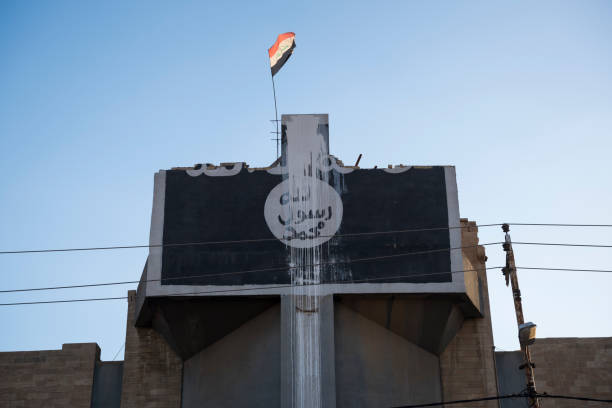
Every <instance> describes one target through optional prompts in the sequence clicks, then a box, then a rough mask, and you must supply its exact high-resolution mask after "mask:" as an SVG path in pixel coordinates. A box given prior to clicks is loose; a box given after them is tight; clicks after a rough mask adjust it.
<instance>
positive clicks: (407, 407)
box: [394, 394, 526, 408]
mask: <svg viewBox="0 0 612 408" xmlns="http://www.w3.org/2000/svg"><path fill="white" fill-rule="evenodd" d="M525 396H526V395H523V394H508V395H498V396H494V397H482V398H472V399H464V400H455V401H444V402H432V403H429V404H416V405H400V406H397V407H394V408H421V407H438V406H442V405H452V404H465V403H469V402H479V401H494V400H502V399H508V398H524V397H525Z"/></svg>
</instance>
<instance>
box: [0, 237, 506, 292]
mask: <svg viewBox="0 0 612 408" xmlns="http://www.w3.org/2000/svg"><path fill="white" fill-rule="evenodd" d="M498 244H501V242H490V243H486V244H479V245H466V246H462V247H455V248H441V249H430V250H425V251H412V252H404V253H400V254H393V255H381V256H373V257H367V258H355V259H351V260H348V261H336V262H318V263H313V264H306V265H301V266H288V265H282V266H281V265H279V266H273V267H269V268H261V269H250V270H243V271H236V272H222V273H214V274H204V275H192V276H179V277H170V278H161V279H148V280H146V281H145V282H160V281H162V280H164V281H166V280H175V279H191V278H200V277H218V276H228V275H229V276H231V275H242V274H247V273H256V272H270V271H277V270H288V271H289V270H292V269H298V268H307V267H313V266H323V265H341V264H347V263H355V262H365V261H374V260H379V259H388V258H398V257H404V256H411V255H424V254H430V253H436V252H446V251H452V250H457V249H468V248H476V247H478V246H481V245H482V246H485V245H498ZM139 282H140V281H120V282H107V283H90V284H82V285H64V286H50V287H42V288H27V289H6V290H0V293H13V292H32V291H37V290H56V289H74V288H87V287H95V286H114V285H127V284H132V283H139Z"/></svg>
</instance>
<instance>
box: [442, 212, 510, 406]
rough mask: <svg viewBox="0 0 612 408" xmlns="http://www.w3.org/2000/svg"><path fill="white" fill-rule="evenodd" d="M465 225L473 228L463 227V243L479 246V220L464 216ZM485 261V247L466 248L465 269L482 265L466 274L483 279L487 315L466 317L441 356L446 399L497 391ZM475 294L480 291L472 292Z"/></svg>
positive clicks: (481, 294) (481, 292) (482, 299)
mask: <svg viewBox="0 0 612 408" xmlns="http://www.w3.org/2000/svg"><path fill="white" fill-rule="evenodd" d="M461 224H462V225H465V226H469V228H463V229H462V234H461V240H462V246H469V245H477V244H478V228H477V227H476V223H474V222H468V221H467V220H466V219H462V220H461ZM485 261H486V257H485V255H484V248H483V247H475V248H468V249H464V250H463V262H464V269H477V268H482V269H480V270H478V272H468V273H466V275H468V274H473V275H475V276H474V277H473V279H472V281H473V282H478V281H480V282H479V285H480V288H479V291H478V292H479V294H478V297H479V298H480V299H479V302H480V304H481V312H482V313H483V316H484V317H480V318H472V319H466V320H465V321H464V322H463V326H462V327H461V329H460V330H459V332H458V333H457V335H456V336H455V338H454V339H453V340H452V341H451V342H450V343H449V345H448V346H447V347H446V350H444V352H443V353H442V354H441V356H440V374H441V378H442V393H443V396H444V400H445V401H451V400H459V399H469V398H479V397H484V396H491V395H496V393H497V383H496V376H495V361H494V354H493V353H494V351H493V330H492V327H491V315H490V309H489V292H488V287H487V275H486V271H485V270H484V268H485ZM500 279H501V278H500ZM466 281H467V278H466ZM472 296H476V294H475V293H474V292H472ZM497 406H498V404H497V402H496V401H489V402H478V403H472V404H470V407H488V408H494V407H497Z"/></svg>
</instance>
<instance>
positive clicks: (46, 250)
mask: <svg viewBox="0 0 612 408" xmlns="http://www.w3.org/2000/svg"><path fill="white" fill-rule="evenodd" d="M499 225H501V224H500V223H497V224H481V225H460V226H457V227H430V228H413V229H402V230H389V231H373V232H353V233H347V234H333V235H319V236H318V237H317V238H334V237H360V236H373V235H388V234H404V233H410V232H429V231H444V230H453V229H462V228H473V227H482V228H484V227H494V226H499ZM269 241H281V242H283V241H286V240H283V239H278V238H256V239H239V240H227V241H202V242H184V243H174V244H150V245H115V246H99V247H83V248H59V249H24V250H14V251H0V255H8V254H35V253H47V252H76V251H103V250H114V249H138V248H160V247H180V246H196V245H228V244H246V243H254V242H269Z"/></svg>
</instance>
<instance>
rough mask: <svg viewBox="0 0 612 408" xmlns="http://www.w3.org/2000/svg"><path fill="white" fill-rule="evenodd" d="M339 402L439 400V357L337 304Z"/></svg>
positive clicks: (354, 404)
mask: <svg viewBox="0 0 612 408" xmlns="http://www.w3.org/2000/svg"><path fill="white" fill-rule="evenodd" d="M334 307H335V315H334V325H335V334H334V338H335V344H336V349H335V354H336V370H335V371H336V406H337V407H392V406H397V405H406V404H416V403H427V402H433V401H440V399H441V390H440V372H439V362H438V357H437V356H436V355H434V354H432V353H429V352H427V351H425V350H424V349H421V348H420V347H418V346H416V345H414V344H412V343H411V342H409V341H407V340H406V339H404V338H403V337H401V336H399V335H397V334H395V333H393V332H391V331H390V330H387V329H386V328H384V327H383V326H380V325H379V324H376V323H374V322H373V321H372V320H369V319H367V318H365V317H363V316H362V315H360V314H359V313H357V312H354V311H353V310H351V309H350V308H348V307H346V306H344V305H342V304H341V303H336V304H335V305H334Z"/></svg>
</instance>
